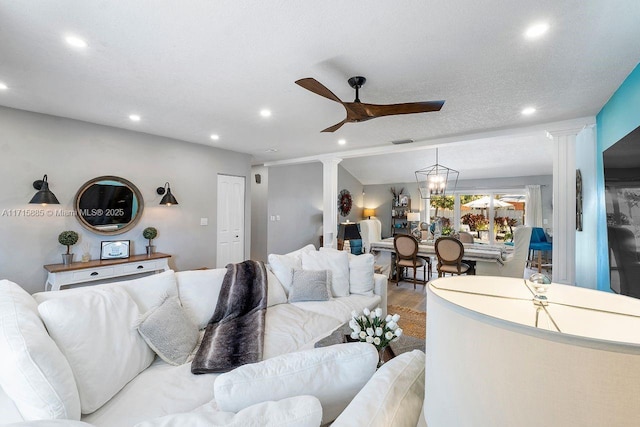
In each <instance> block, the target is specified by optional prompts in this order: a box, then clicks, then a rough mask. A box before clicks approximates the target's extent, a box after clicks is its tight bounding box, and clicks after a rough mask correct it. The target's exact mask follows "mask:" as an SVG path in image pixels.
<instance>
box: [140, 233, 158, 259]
mask: <svg viewBox="0 0 640 427" xmlns="http://www.w3.org/2000/svg"><path fill="white" fill-rule="evenodd" d="M157 236H158V230H157V229H156V228H155V227H147V228H145V229H144V230H142V237H144V238H145V239H147V240H148V241H149V245H147V255H151V254H153V253H154V252H155V251H156V247H155V246H153V239H155V238H156V237H157Z"/></svg>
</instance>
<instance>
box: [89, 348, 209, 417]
mask: <svg viewBox="0 0 640 427" xmlns="http://www.w3.org/2000/svg"><path fill="white" fill-rule="evenodd" d="M217 376H218V375H217V374H207V375H193V374H192V373H191V364H190V363H185V364H184V365H180V366H173V365H169V364H168V363H166V362H165V361H163V360H162V359H160V358H156V360H155V361H154V362H153V363H152V364H151V366H149V367H148V368H147V369H145V370H144V371H142V372H141V373H140V374H139V375H138V376H137V377H135V378H134V379H133V380H131V381H130V382H129V383H128V384H127V385H125V386H124V388H123V389H122V390H120V391H119V392H118V394H116V395H115V396H113V398H111V399H110V400H109V401H108V402H107V403H105V404H104V405H103V406H102V407H100V409H98V410H97V411H95V412H93V413H91V414H87V415H83V416H82V421H85V422H88V423H90V424H94V425H96V426H97V427H115V426H118V427H120V426H132V425H134V424H137V423H140V422H142V421H145V420H150V419H153V418H156V417H162V416H165V415H170V414H176V413H181V412H189V411H193V410H194V409H196V408H198V407H199V406H201V405H203V404H205V403H207V402H210V401H212V400H213V399H214V395H213V383H214V381H215V379H216V377H217Z"/></svg>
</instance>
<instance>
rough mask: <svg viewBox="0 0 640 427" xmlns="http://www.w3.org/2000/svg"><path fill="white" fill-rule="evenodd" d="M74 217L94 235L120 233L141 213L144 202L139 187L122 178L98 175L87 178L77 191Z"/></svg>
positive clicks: (134, 223) (132, 225) (131, 225)
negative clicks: (90, 178)
mask: <svg viewBox="0 0 640 427" xmlns="http://www.w3.org/2000/svg"><path fill="white" fill-rule="evenodd" d="M74 207H75V211H76V218H78V221H80V224H82V226H83V227H84V228H86V229H87V230H90V231H93V232H94V233H97V234H105V235H109V234H122V233H124V232H126V231H128V230H130V229H132V228H133V227H134V226H135V225H136V223H137V222H138V221H139V220H140V217H141V216H142V210H143V209H144V201H143V200H142V195H141V194H140V191H139V190H138V188H137V187H136V186H135V185H133V184H132V183H131V182H129V181H127V180H126V179H124V178H120V177H117V176H100V177H98V178H94V179H92V180H89V181H87V182H86V183H85V184H84V185H83V186H82V187H80V189H79V190H78V192H77V193H76V198H75V202H74Z"/></svg>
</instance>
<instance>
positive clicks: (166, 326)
mask: <svg viewBox="0 0 640 427" xmlns="http://www.w3.org/2000/svg"><path fill="white" fill-rule="evenodd" d="M138 332H139V333H140V335H142V338H144V340H145V342H146V343H147V344H148V345H149V347H151V349H152V350H153V351H154V352H155V353H156V354H157V355H158V356H160V358H161V359H162V360H164V361H165V362H167V363H169V364H171V365H182V364H183V363H185V362H186V361H187V358H188V357H189V354H191V351H192V350H193V348H194V347H195V346H196V344H198V336H199V333H198V327H197V326H196V325H195V324H194V323H193V321H192V320H191V319H190V318H189V317H188V316H187V313H185V312H184V310H183V308H182V306H181V305H180V301H179V300H178V297H176V296H173V297H168V298H166V299H165V300H164V301H163V302H162V304H160V305H159V306H158V307H154V308H152V309H151V310H149V311H148V312H147V313H145V314H144V316H143V317H142V320H141V321H140V324H139V325H138Z"/></svg>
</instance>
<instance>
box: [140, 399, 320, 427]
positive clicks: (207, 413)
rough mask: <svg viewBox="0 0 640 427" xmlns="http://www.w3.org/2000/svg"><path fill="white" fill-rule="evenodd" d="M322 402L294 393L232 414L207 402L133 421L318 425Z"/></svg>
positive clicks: (180, 425) (170, 426) (177, 426)
mask: <svg viewBox="0 0 640 427" xmlns="http://www.w3.org/2000/svg"><path fill="white" fill-rule="evenodd" d="M321 419H322V406H321V405H320V402H319V401H318V399H316V398H315V397H313V396H296V397H291V398H288V399H283V400H279V401H277V402H263V403H258V404H256V405H252V406H249V407H248V408H245V409H243V410H241V411H240V412H238V413H237V414H234V413H233V412H222V411H218V410H217V409H216V408H215V404H207V405H204V407H200V408H197V409H196V410H194V411H192V412H187V413H182V414H173V415H168V416H166V417H162V418H156V419H154V420H150V421H145V422H142V423H139V424H136V425H135V427H185V426H189V427H211V426H231V425H233V426H256V427H258V426H260V427H282V426H291V427H294V426H295V427H318V426H319V425H320V421H321Z"/></svg>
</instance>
